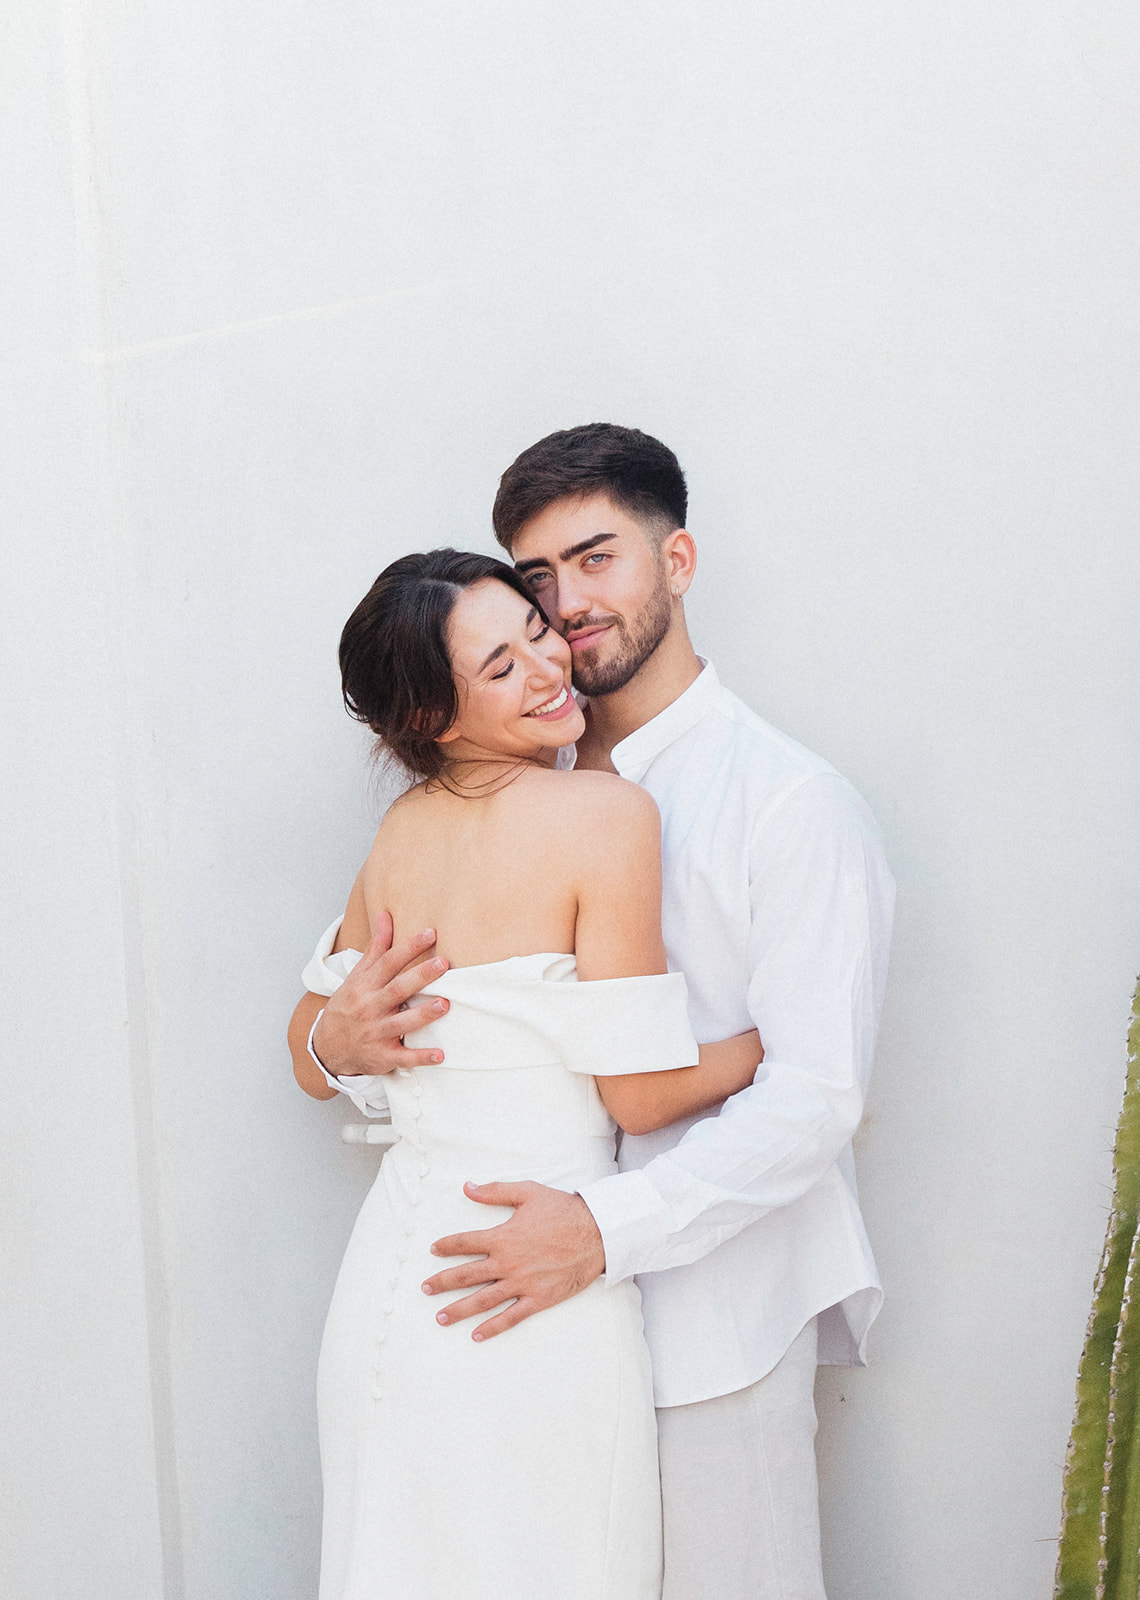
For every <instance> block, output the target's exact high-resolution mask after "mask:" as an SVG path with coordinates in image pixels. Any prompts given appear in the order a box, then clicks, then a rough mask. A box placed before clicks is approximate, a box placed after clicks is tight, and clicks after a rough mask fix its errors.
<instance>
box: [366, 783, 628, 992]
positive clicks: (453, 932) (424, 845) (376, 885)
mask: <svg viewBox="0 0 1140 1600" xmlns="http://www.w3.org/2000/svg"><path fill="white" fill-rule="evenodd" d="M615 783H617V784H621V783H622V780H621V779H615V778H614V777H612V776H611V775H609V774H605V773H572V772H556V771H552V770H550V769H548V768H530V769H528V770H527V771H525V772H524V773H522V774H521V775H520V776H519V777H518V778H517V779H515V781H514V782H512V783H510V784H507V785H506V786H505V787H504V788H502V789H500V790H499V791H498V792H497V793H495V794H488V795H483V796H476V797H468V798H460V797H458V796H457V795H454V794H452V793H451V792H450V791H449V790H447V789H444V788H441V787H440V786H438V785H432V786H430V788H429V787H428V786H426V785H423V784H419V785H417V786H416V788H414V789H412V790H410V791H409V792H408V793H407V794H406V795H404V796H402V797H401V799H399V800H398V801H396V803H395V804H394V805H393V806H392V807H391V809H390V810H389V812H388V813H387V815H386V816H385V818H384V821H383V822H382V824H381V826H380V829H379V832H378V833H377V835H376V840H375V843H374V844H373V847H372V850H371V852H370V853H369V856H368V860H367V862H366V863H365V866H364V872H363V887H364V898H365V903H366V905H367V907H368V916H369V922H370V924H374V923H375V920H376V917H377V916H378V914H379V913H380V912H382V911H389V912H390V913H391V915H392V920H393V923H394V925H395V937H396V939H397V940H398V939H400V938H402V937H404V936H405V935H407V934H412V933H414V932H415V931H416V930H417V929H419V928H435V929H436V930H437V931H438V940H437V946H436V949H437V953H438V954H439V955H441V956H443V957H444V958H445V959H446V960H447V961H448V962H449V963H450V964H451V965H452V966H464V967H466V966H477V965H481V964H482V963H484V962H491V961H502V960H505V959H507V958H508V957H510V956H516V955H529V954H531V953H533V952H537V951H547V950H549V951H559V952H565V953H571V952H573V950H574V948H575V928H576V923H577V916H578V898H579V887H580V883H581V879H582V869H583V864H584V862H585V861H586V860H587V859H588V858H589V856H590V854H591V852H592V851H593V850H594V849H596V846H597V839H596V830H595V828H593V827H592V826H591V823H592V819H593V818H594V816H595V814H598V813H600V812H604V810H605V799H606V797H607V795H608V793H609V790H610V786H612V785H614V784H615ZM599 802H601V804H599ZM615 846H616V847H618V848H620V841H615Z"/></svg>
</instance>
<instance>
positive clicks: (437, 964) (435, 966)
mask: <svg viewBox="0 0 1140 1600" xmlns="http://www.w3.org/2000/svg"><path fill="white" fill-rule="evenodd" d="M431 967H432V971H433V972H444V971H446V969H447V962H446V961H441V960H440V959H439V957H438V956H436V958H435V960H434V961H433V962H432V964H431Z"/></svg>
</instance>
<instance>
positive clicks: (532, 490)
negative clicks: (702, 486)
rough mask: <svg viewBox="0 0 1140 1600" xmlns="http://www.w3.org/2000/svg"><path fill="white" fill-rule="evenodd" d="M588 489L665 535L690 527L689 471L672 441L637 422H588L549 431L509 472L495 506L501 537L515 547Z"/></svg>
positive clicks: (506, 544) (493, 515)
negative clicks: (524, 530)
mask: <svg viewBox="0 0 1140 1600" xmlns="http://www.w3.org/2000/svg"><path fill="white" fill-rule="evenodd" d="M587 494H608V495H609V497H610V499H611V500H613V501H614V503H615V504H616V505H619V506H621V508H622V510H623V511H627V512H628V513H629V515H630V516H631V517H636V518H637V519H638V521H640V522H642V523H645V524H647V525H648V526H649V527H650V528H651V529H652V530H653V531H654V532H657V531H660V535H661V537H662V538H664V537H665V536H666V535H667V534H670V533H672V532H673V530H674V529H675V528H683V527H684V526H685V515H686V512H687V511H688V504H689V497H688V491H687V489H686V488H685V474H684V473H683V472H682V471H681V464H680V462H679V461H678V460H677V457H676V456H675V455H674V454H673V452H672V450H670V448H669V446H668V445H666V444H662V443H661V441H660V439H654V438H653V437H652V435H651V434H648V433H642V432H641V431H640V429H638V428H621V427H619V426H618V425H617V423H616V422H587V423H584V424H583V426H582V427H580V428H563V429H562V431H561V432H559V433H551V434H548V435H547V437H546V438H545V439H540V440H539V441H538V443H537V444H532V445H531V447H530V449H529V450H524V451H523V453H522V455H521V456H519V458H518V460H517V461H515V462H513V463H512V464H511V465H510V466H509V467H508V468H507V470H506V472H504V473H503V476H502V478H501V479H500V481H499V492H498V494H497V495H496V496H495V506H494V510H493V511H492V512H491V521H492V522H493V523H494V527H495V538H496V539H497V540H498V541H499V543H500V544H501V545H502V546H503V547H504V549H506V550H509V549H510V548H511V544H512V542H513V540H514V537H515V535H516V534H517V533H518V531H519V529H520V528H521V527H522V526H523V524H524V523H527V522H529V521H530V519H531V518H532V517H536V516H537V515H538V513H539V512H540V511H543V510H545V509H546V507H547V506H548V505H552V504H553V502H554V501H555V500H565V499H567V498H569V497H571V496H574V495H587Z"/></svg>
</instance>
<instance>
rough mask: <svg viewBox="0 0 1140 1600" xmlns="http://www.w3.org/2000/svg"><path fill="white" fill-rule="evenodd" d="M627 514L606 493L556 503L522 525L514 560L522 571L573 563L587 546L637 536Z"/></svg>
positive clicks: (513, 542) (513, 543) (513, 545)
mask: <svg viewBox="0 0 1140 1600" xmlns="http://www.w3.org/2000/svg"><path fill="white" fill-rule="evenodd" d="M638 531H639V530H638V525H637V523H636V522H635V521H634V519H633V518H632V517H631V516H630V515H629V512H628V511H623V510H622V508H621V507H620V506H619V505H617V504H615V502H614V501H613V500H611V499H610V497H609V495H607V494H594V495H588V496H583V497H581V498H577V499H574V500H556V501H554V502H553V504H551V505H549V506H546V507H545V508H544V509H543V510H542V511H540V512H539V513H538V515H537V516H535V517H532V518H531V519H530V521H529V522H526V523H524V524H523V526H522V527H521V528H520V529H519V531H518V532H517V533H516V534H515V536H514V538H513V539H512V540H511V557H512V559H513V560H514V563H515V566H516V567H519V568H520V569H523V568H526V567H528V566H531V565H533V564H534V563H535V562H536V561H543V562H546V563H549V564H551V565H553V564H554V563H555V562H556V561H570V560H573V558H574V556H576V555H580V554H581V552H582V549H583V548H585V547H586V546H590V547H592V546H593V545H595V544H603V543H604V544H610V543H613V542H614V541H615V540H617V539H621V538H623V537H628V536H629V535H630V534H635V533H637V532H638Z"/></svg>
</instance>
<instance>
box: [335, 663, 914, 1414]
mask: <svg viewBox="0 0 1140 1600" xmlns="http://www.w3.org/2000/svg"><path fill="white" fill-rule="evenodd" d="M611 759H612V761H613V764H614V766H615V767H616V769H617V771H618V772H619V773H620V774H621V776H622V777H624V778H628V779H631V780H632V781H633V782H634V783H639V784H641V786H642V787H643V788H645V789H647V790H648V791H649V793H650V794H651V795H652V796H653V798H654V799H655V800H656V802H657V805H658V808H659V810H660V812H661V824H662V857H663V867H664V873H663V895H662V931H663V933H664V937H665V949H666V953H667V956H668V962H669V968H670V970H671V971H681V972H683V973H684V974H685V978H686V981H687V983H688V991H689V1015H690V1020H691V1022H692V1026H693V1031H694V1033H695V1034H696V1037H697V1038H698V1039H699V1040H701V1041H702V1042H704V1041H708V1040H714V1039H723V1038H727V1037H728V1036H730V1035H732V1034H736V1033H742V1032H744V1031H745V1030H747V1029H748V1028H753V1027H755V1028H758V1029H759V1031H760V1038H761V1040H762V1042H763V1045H764V1062H763V1065H762V1066H761V1067H760V1069H759V1070H758V1072H757V1074H756V1079H755V1081H754V1083H753V1084H752V1086H751V1087H749V1088H747V1089H745V1090H743V1091H742V1092H741V1093H739V1094H736V1095H733V1096H732V1098H731V1099H730V1100H728V1101H726V1102H725V1104H724V1106H723V1107H722V1108H721V1109H720V1111H719V1112H710V1113H706V1114H704V1115H702V1116H700V1117H696V1118H692V1119H688V1120H686V1121H684V1122H679V1123H675V1124H673V1125H672V1126H671V1127H668V1128H665V1129H662V1130H661V1131H660V1132H658V1133H653V1134H645V1135H642V1136H638V1137H634V1136H631V1135H628V1134H627V1135H626V1136H625V1137H624V1138H623V1140H622V1142H621V1149H620V1152H619V1165H620V1167H621V1171H620V1172H619V1173H617V1174H615V1175H614V1176H612V1177H608V1178H602V1179H600V1180H599V1181H597V1182H596V1183H593V1184H590V1185H588V1186H586V1187H585V1188H584V1189H583V1190H582V1191H581V1192H582V1196H583V1198H584V1199H585V1201H586V1204H587V1205H588V1206H589V1207H590V1210H591V1212H592V1213H593V1215H594V1218H595V1221H596V1222H597V1224H598V1227H599V1230H600V1231H601V1235H602V1242H603V1244H604V1246H605V1252H606V1281H607V1282H611V1283H613V1282H619V1281H621V1280H622V1279H624V1278H627V1277H631V1276H634V1275H636V1276H637V1281H638V1284H639V1287H640V1289H641V1293H642V1299H643V1303H644V1309H645V1331H646V1337H647V1338H648V1341H649V1347H650V1351H651V1352H652V1356H653V1372H654V1385H655V1392H656V1399H657V1403H658V1405H664V1406H675V1405H686V1404H689V1403H691V1402H693V1401H696V1400H705V1399H709V1398H711V1397H712V1396H714V1395H719V1394H729V1393H731V1392H733V1391H734V1390H736V1389H742V1388H744V1387H746V1386H747V1385H748V1384H751V1383H755V1382H756V1381H757V1380H758V1379H760V1378H762V1377H763V1376H764V1375H765V1374H766V1373H767V1372H770V1371H771V1369H772V1368H773V1367H774V1366H775V1365H776V1363H777V1362H778V1361H779V1359H780V1357H781V1356H782V1355H783V1354H784V1352H785V1351H786V1350H787V1349H788V1348H789V1346H790V1345H791V1343H792V1341H793V1340H794V1339H795V1337H796V1335H797V1334H798V1333H799V1332H800V1330H801V1329H802V1328H803V1327H804V1326H805V1325H806V1323H807V1322H808V1321H809V1320H810V1318H812V1317H813V1316H816V1315H817V1314H818V1315H819V1318H820V1321H819V1344H820V1353H819V1358H820V1360H821V1361H823V1362H832V1363H847V1364H851V1363H857V1362H861V1361H862V1360H863V1355H864V1345H865V1341H866V1335H867V1330H868V1328H869V1327H870V1324H871V1322H872V1321H873V1320H874V1317H875V1314H876V1312H877V1311H878V1308H879V1305H880V1302H881V1299H882V1294H881V1290H880V1288H879V1280H878V1276H877V1273H876V1270H875V1263H874V1258H873V1256H872V1254H871V1248H870V1244H869V1242H868V1240H867V1235H866V1232H865V1230H864V1227H863V1221H862V1217H861V1216H860V1213H859V1205H858V1200H857V1198H856V1190H855V1175H854V1166H853V1161H852V1153H851V1137H852V1135H853V1134H854V1132H855V1129H856V1128H857V1127H858V1124H859V1120H860V1118H861V1116H862V1110H863V1097H864V1094H865V1092H866V1087H867V1081H868V1078H869V1076H870V1071H871V1063H872V1057H873V1053H874V1046H875V1034H876V1030H877V1027H878V1020H879V1013H880V1010H881V1007H882V1000H883V989H884V985H885V981H886V968H887V955H888V948H889V943H890V930H891V919H892V912H893V904H894V883H893V880H892V878H891V875H890V872H889V870H888V868H887V865H886V861H885V858H884V854H883V847H882V839H881V836H880V833H879V830H878V828H877V826H876V824H875V822H874V819H873V818H872V816H871V814H870V812H869V811H868V809H867V807H866V805H865V804H864V803H863V801H862V800H861V799H860V797H859V796H858V795H857V794H856V792H855V790H854V789H853V788H852V787H851V785H850V784H848V783H847V782H846V781H845V780H844V779H843V778H841V777H840V776H839V774H838V773H837V772H835V770H834V769H833V768H832V767H830V766H829V765H828V764H827V762H825V761H823V760H821V759H820V758H819V757H818V756H814V755H812V754H811V753H810V752H809V751H807V750H805V749H804V748H803V747H802V746H801V745H799V744H797V743H796V742H795V741H794V740H792V739H789V738H787V737H786V736H785V735H784V734H782V733H779V732H778V731H777V730H776V729H775V728H773V727H771V726H770V725H769V724H768V723H766V722H764V721H763V720H762V719H761V718H760V717H758V716H756V715H755V713H754V712H752V711H750V710H749V709H748V707H747V706H745V705H744V704H743V702H742V701H740V700H739V699H737V697H736V696H735V695H734V694H732V693H731V692H730V691H729V690H727V689H725V688H724V687H723V686H722V685H721V683H720V681H719V679H718V678H717V675H716V672H715V670H714V669H713V667H712V666H711V665H710V664H708V663H706V664H705V665H704V666H703V669H702V671H701V673H700V676H699V677H698V678H697V679H696V681H695V682H694V683H693V684H691V685H690V687H689V688H688V689H686V690H685V692H684V693H683V694H682V695H680V696H679V697H678V699H676V700H675V701H674V702H673V703H672V705H670V706H667V707H666V708H665V710H664V711H662V712H661V713H660V715H659V716H656V717H654V718H653V719H652V720H651V721H650V722H647V723H646V724H645V725H644V727H641V728H639V729H638V730H637V731H636V732H635V733H633V734H631V735H630V737H629V738H628V739H624V740H623V741H622V742H621V743H620V744H619V745H617V746H615V748H614V750H613V752H612V756H611ZM567 764H569V763H567ZM333 938H335V925H334V927H333V928H332V929H330V930H329V931H328V933H326V935H325V936H324V938H323V939H322V941H321V944H320V945H319V946H318V949H317V953H316V954H315V955H314V958H313V960H312V961H311V962H310V963H309V965H308V966H307V967H306V969H305V973H304V981H305V983H306V986H307V987H308V988H310V989H312V990H314V991H315V992H317V993H329V992H331V988H333V987H336V985H337V983H338V982H340V981H342V980H343V977H344V976H345V972H346V970H348V969H350V965H351V962H345V961H344V959H343V957H344V956H345V955H347V954H348V953H347V952H342V953H341V955H340V956H338V957H333V958H331V959H332V962H333V963H335V966H333V967H330V965H329V957H328V952H329V950H330V949H331V945H332V941H333ZM326 1077H327V1078H328V1081H329V1082H330V1083H331V1084H332V1085H333V1087H334V1088H337V1089H339V1090H342V1091H344V1092H347V1093H350V1094H351V1098H352V1099H353V1100H354V1101H355V1102H356V1104H357V1105H359V1106H360V1107H361V1108H362V1109H365V1110H367V1111H368V1112H370V1113H371V1114H376V1112H377V1110H378V1109H380V1108H381V1107H382V1106H383V1104H384V1097H383V1090H382V1082H383V1080H382V1079H364V1078H350V1079H344V1080H341V1079H337V1078H334V1077H331V1076H329V1074H327V1073H326Z"/></svg>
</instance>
